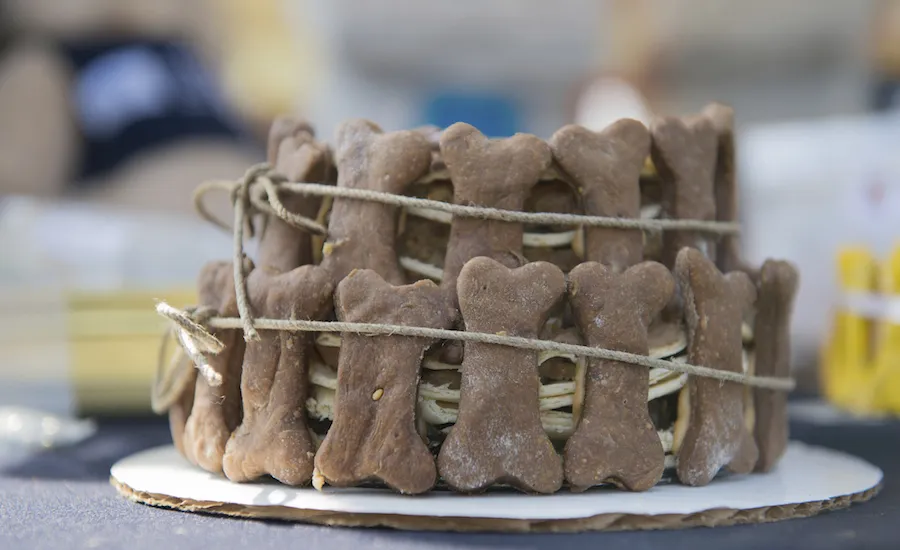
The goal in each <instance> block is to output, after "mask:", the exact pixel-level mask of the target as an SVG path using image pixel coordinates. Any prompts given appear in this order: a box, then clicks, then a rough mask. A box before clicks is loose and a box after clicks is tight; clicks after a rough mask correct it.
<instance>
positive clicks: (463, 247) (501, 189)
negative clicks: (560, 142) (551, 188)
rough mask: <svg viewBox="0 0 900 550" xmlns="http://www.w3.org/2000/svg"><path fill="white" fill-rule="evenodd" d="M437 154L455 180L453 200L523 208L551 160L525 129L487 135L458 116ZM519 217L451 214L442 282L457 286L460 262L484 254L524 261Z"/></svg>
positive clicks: (506, 261) (544, 147) (504, 260)
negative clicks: (501, 135)
mask: <svg viewBox="0 0 900 550" xmlns="http://www.w3.org/2000/svg"><path fill="white" fill-rule="evenodd" d="M441 155H442V156H443V159H444V162H445V163H446V164H447V170H448V171H449V173H450V178H451V180H452V181H453V202H454V203H456V204H463V205H475V206H485V207H493V208H500V209H504V210H515V211H521V210H522V209H523V207H524V205H525V200H526V198H527V197H528V194H529V192H530V191H531V188H532V187H534V186H535V184H537V182H538V180H540V178H541V174H543V173H544V172H545V171H546V170H547V168H549V166H550V163H551V161H552V156H551V154H550V148H549V147H548V146H547V144H546V143H544V142H543V141H542V140H540V139H538V138H537V137H535V136H532V135H528V134H516V135H515V136H513V137H511V138H506V139H496V140H490V139H488V138H486V137H485V136H484V135H482V134H481V132H479V131H478V130H477V129H476V128H474V127H473V126H470V125H468V124H465V123H462V122H457V123H456V124H454V125H453V126H451V127H449V128H447V129H446V130H445V131H444V133H443V134H442V135H441ZM523 233H524V230H523V228H522V224H521V223H513V222H505V221H497V220H482V219H477V218H467V217H461V216H454V217H453V223H452V226H451V229H450V241H449V243H448V245H447V255H446V256H445V258H444V278H443V280H442V281H441V286H442V287H444V288H447V289H451V290H453V289H455V288H456V278H457V276H458V275H459V272H460V270H461V269H462V267H463V265H465V263H466V262H468V261H469V260H470V259H471V258H474V257H476V256H486V257H489V258H493V259H494V260H497V261H499V262H500V263H501V264H503V265H505V266H507V267H517V266H519V265H521V263H522V260H521V258H522V237H523Z"/></svg>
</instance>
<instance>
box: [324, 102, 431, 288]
mask: <svg viewBox="0 0 900 550" xmlns="http://www.w3.org/2000/svg"><path fill="white" fill-rule="evenodd" d="M336 142H337V148H336V153H335V156H336V160H337V167H338V183H337V184H338V187H346V188H351V189H364V190H369V191H380V192H385V193H393V194H401V193H403V191H404V190H405V189H406V188H407V186H408V185H409V184H411V183H412V182H414V181H416V180H417V179H419V178H420V177H422V176H423V175H424V174H425V173H426V172H428V169H429V167H430V166H431V146H430V145H429V143H428V140H427V139H426V138H425V137H424V136H423V135H422V134H421V133H419V132H416V131H412V130H404V131H400V132H390V133H387V134H385V133H382V131H381V128H379V127H378V126H377V125H376V124H374V123H372V122H369V121H367V120H351V121H348V122H345V123H344V124H342V125H341V126H340V127H339V128H338V131H337V138H336ZM396 232H397V207H396V206H391V205H388V204H382V203H380V202H374V201H365V200H358V199H342V198H336V199H335V200H334V206H333V208H332V210H331V219H330V221H329V224H328V240H327V241H326V242H325V246H324V247H323V251H322V252H323V260H322V267H323V268H325V269H326V270H327V271H328V272H329V273H331V280H332V282H333V283H334V284H337V283H338V282H340V281H341V279H343V278H344V277H346V276H347V274H348V273H350V272H351V271H352V270H353V269H357V268H358V269H373V270H374V271H375V272H376V273H378V274H379V275H381V276H382V277H384V279H385V280H386V281H387V282H389V283H391V284H403V283H404V282H405V277H404V275H403V270H402V268H401V267H400V263H399V261H398V259H397V252H396Z"/></svg>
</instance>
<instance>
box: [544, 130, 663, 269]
mask: <svg viewBox="0 0 900 550" xmlns="http://www.w3.org/2000/svg"><path fill="white" fill-rule="evenodd" d="M550 147H551V148H552V150H553V155H554V158H555V159H556V161H557V162H558V163H559V165H560V166H561V167H562V169H563V171H565V172H566V174H568V175H569V176H570V177H571V178H572V179H573V180H574V181H575V183H576V184H577V185H578V187H579V188H580V190H581V194H582V195H583V197H584V208H585V213H586V214H588V215H592V216H610V217H616V218H631V219H636V218H640V211H641V190H640V176H641V170H642V169H643V167H644V162H645V160H646V158H647V155H648V154H649V152H650V133H649V132H648V131H647V128H646V127H644V125H643V124H641V123H640V122H638V121H636V120H631V119H622V120H619V121H618V122H615V123H613V124H611V125H610V126H608V127H607V128H606V129H604V130H603V131H602V132H592V131H590V130H588V129H586V128H583V127H581V126H577V125H570V126H566V127H564V128H562V129H560V130H559V131H557V132H556V133H555V134H553V137H552V138H551V139H550ZM584 241H585V244H584V249H585V259H587V260H590V261H596V262H600V263H602V264H604V265H606V266H609V267H610V268H611V269H612V270H613V271H614V272H616V273H619V272H622V271H624V270H625V269H627V268H628V267H630V266H632V265H634V264H636V263H638V262H640V261H641V259H642V258H643V253H644V245H643V235H642V233H641V230H639V229H618V228H605V227H585V228H584Z"/></svg>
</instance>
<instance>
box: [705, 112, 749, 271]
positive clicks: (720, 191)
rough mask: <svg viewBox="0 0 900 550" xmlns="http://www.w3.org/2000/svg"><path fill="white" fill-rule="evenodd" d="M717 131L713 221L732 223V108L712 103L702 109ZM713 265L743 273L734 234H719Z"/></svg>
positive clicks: (734, 213)
mask: <svg viewBox="0 0 900 550" xmlns="http://www.w3.org/2000/svg"><path fill="white" fill-rule="evenodd" d="M702 114H703V116H705V117H707V118H708V119H709V120H710V121H711V122H712V125H713V127H714V128H715V130H716V135H717V136H718V151H717V153H716V172H715V182H714V184H713V185H714V188H715V197H716V219H717V220H719V221H723V222H733V221H737V219H738V206H737V201H738V196H737V194H738V189H737V180H736V171H737V168H736V166H735V158H734V157H735V154H734V153H735V150H734V109H732V108H731V107H728V106H726V105H722V104H720V103H711V104H709V105H707V106H706V107H705V108H704V109H703V113H702ZM716 264H717V265H718V266H719V270H720V271H721V272H722V273H727V272H729V271H737V270H741V271H743V269H742V268H743V265H742V262H741V252H740V245H739V243H738V238H737V236H736V235H722V236H721V237H720V238H719V242H718V245H717V246H716Z"/></svg>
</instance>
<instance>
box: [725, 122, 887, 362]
mask: <svg viewBox="0 0 900 550" xmlns="http://www.w3.org/2000/svg"><path fill="white" fill-rule="evenodd" d="M738 140H739V141H738V146H737V147H738V148H737V150H738V163H739V166H738V170H739V178H740V186H741V197H740V198H741V213H742V217H743V221H744V232H743V238H742V242H743V247H744V251H745V254H746V255H747V257H748V259H749V260H750V261H752V262H754V263H756V264H759V263H760V262H761V261H763V260H764V259H765V258H768V257H774V258H786V259H789V260H791V261H793V262H795V263H796V264H797V266H798V267H799V269H800V272H801V273H800V290H799V293H798V296H797V303H796V308H795V313H794V318H793V327H792V328H793V331H794V342H795V348H796V349H795V352H796V354H797V355H798V356H802V357H803V358H805V359H807V360H809V358H810V357H812V356H813V355H814V354H816V353H817V351H818V348H819V346H820V345H821V343H822V341H823V339H824V338H826V337H827V333H828V330H829V325H830V323H831V311H832V307H833V305H834V304H835V303H836V300H837V299H838V287H837V282H836V281H837V273H836V253H837V250H838V247H839V246H842V245H850V244H853V245H867V246H868V247H869V248H870V249H871V250H872V251H873V252H874V253H875V254H876V255H877V254H881V255H884V254H886V253H887V252H888V251H889V250H890V248H891V246H892V245H895V244H897V242H898V241H900V154H898V149H897V147H898V145H897V144H898V143H900V113H894V114H888V115H885V116H877V117H876V116H872V117H841V118H830V119H822V120H812V121H798V122H789V123H780V124H766V125H760V126H753V127H750V128H748V129H747V130H746V131H744V132H742V133H740V135H739V136H738Z"/></svg>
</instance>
